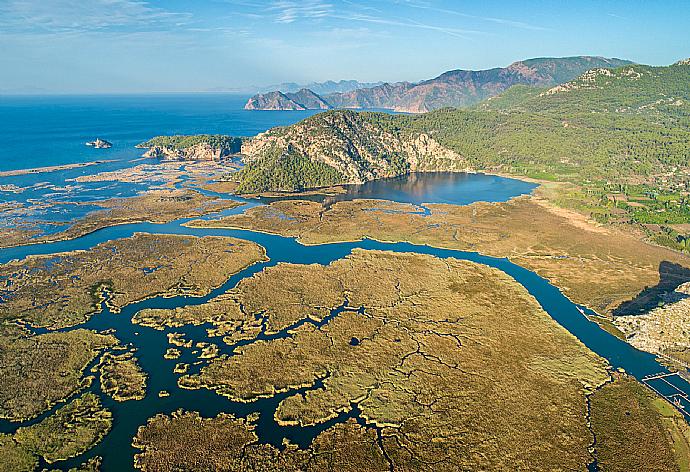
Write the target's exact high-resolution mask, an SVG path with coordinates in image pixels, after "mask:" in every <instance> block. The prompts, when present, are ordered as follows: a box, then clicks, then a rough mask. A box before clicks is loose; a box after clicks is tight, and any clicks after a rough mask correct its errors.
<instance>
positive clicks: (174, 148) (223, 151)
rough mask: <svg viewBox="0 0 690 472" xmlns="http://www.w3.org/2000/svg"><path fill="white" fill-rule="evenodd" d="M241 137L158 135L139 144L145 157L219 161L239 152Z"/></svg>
mask: <svg viewBox="0 0 690 472" xmlns="http://www.w3.org/2000/svg"><path fill="white" fill-rule="evenodd" d="M241 143H242V139H241V138H235V137H232V136H225V135H193V136H157V137H155V138H152V139H150V140H148V141H146V142H143V143H141V144H138V145H137V147H138V148H143V149H147V151H146V152H145V153H144V154H143V155H142V156H143V157H149V158H158V159H165V160H176V161H180V160H193V161H218V160H221V159H223V158H225V157H228V156H231V155H233V154H237V153H238V152H240V149H241Z"/></svg>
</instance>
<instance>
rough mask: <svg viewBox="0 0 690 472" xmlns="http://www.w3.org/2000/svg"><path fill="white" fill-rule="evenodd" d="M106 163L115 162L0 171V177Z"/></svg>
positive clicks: (80, 163) (100, 161)
mask: <svg viewBox="0 0 690 472" xmlns="http://www.w3.org/2000/svg"><path fill="white" fill-rule="evenodd" d="M108 162H115V159H102V160H98V161H90V162H79V163H76V164H62V165H57V166H45V167H34V168H31V169H16V170H5V171H0V177H15V176H18V175H29V174H43V173H46V172H57V171H60V170H71V169H79V168H81V167H90V166H95V165H99V164H106V163H108Z"/></svg>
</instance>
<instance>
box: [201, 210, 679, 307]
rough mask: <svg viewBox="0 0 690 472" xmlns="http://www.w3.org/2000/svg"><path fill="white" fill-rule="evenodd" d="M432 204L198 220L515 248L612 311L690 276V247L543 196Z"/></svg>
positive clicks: (515, 254) (321, 236) (503, 251)
mask: <svg viewBox="0 0 690 472" xmlns="http://www.w3.org/2000/svg"><path fill="white" fill-rule="evenodd" d="M426 207H427V208H429V209H430V211H431V214H430V215H424V214H422V212H420V211H419V208H418V207H415V206H413V205H409V204H400V203H394V202H389V201H382V200H354V201H348V202H338V203H336V204H334V205H332V206H330V207H327V208H326V207H323V206H322V205H321V204H319V203H315V202H309V201H280V202H274V203H272V204H271V205H268V206H262V207H255V208H252V209H250V210H248V211H246V212H245V213H243V214H240V215H235V216H229V217H226V218H222V219H219V220H211V221H203V222H202V221H193V222H191V223H189V225H190V226H206V227H232V228H247V229H254V230H258V231H265V232H271V233H277V234H281V235H285V236H294V237H297V238H299V240H300V241H301V242H303V243H305V244H320V243H325V242H334V241H350V240H359V239H362V238H367V237H368V238H372V239H378V240H383V241H409V242H412V243H417V244H429V245H433V246H438V247H446V248H450V249H460V250H468V251H478V252H481V253H484V254H488V255H492V256H496V257H509V258H510V259H511V260H512V261H513V262H515V263H517V264H519V265H521V266H523V267H526V268H528V269H530V270H533V271H536V272H537V273H539V274H540V275H542V276H544V277H546V278H548V279H549V280H550V281H551V282H552V283H554V284H555V285H557V286H558V287H560V288H561V289H562V290H563V291H564V292H565V293H566V294H567V295H568V296H569V297H570V298H571V299H572V300H574V301H576V302H578V303H581V304H584V305H587V306H589V307H591V308H593V309H595V310H597V311H598V312H600V313H604V314H606V313H610V312H612V311H613V310H614V309H616V308H618V307H619V306H620V305H621V304H622V303H623V302H625V301H628V300H631V299H633V298H634V297H635V296H637V295H638V294H639V293H640V292H641V291H643V290H644V289H645V288H647V287H653V286H656V285H657V284H659V282H660V281H661V280H662V279H663V283H664V284H666V285H668V288H670V289H672V288H673V287H675V286H676V285H678V284H679V283H681V282H683V281H685V280H684V278H683V273H684V272H685V270H686V269H687V268H688V267H690V259H688V257H687V256H684V255H681V254H679V253H677V252H675V251H672V250H670V249H665V248H661V247H658V246H654V245H651V244H647V243H645V242H643V241H641V240H640V239H639V238H637V237H635V236H634V235H631V234H629V233H628V232H623V231H619V230H616V229H615V228H611V227H603V226H599V225H596V224H594V223H592V222H590V221H587V220H586V219H585V218H584V217H583V216H582V215H580V214H578V213H575V212H571V211H568V210H564V209H561V208H556V207H554V206H552V205H550V204H549V203H548V202H547V201H546V200H544V199H543V198H540V197H539V196H536V197H521V198H517V199H513V200H511V201H509V202H505V203H481V202H480V203H475V204H472V205H468V206H455V205H438V204H433V205H426ZM674 284H675V285H674ZM649 303H652V304H655V303H656V301H655V299H654V297H650V300H646V301H645V303H644V304H643V306H647V305H648V304H649ZM629 308H630V309H631V310H638V309H639V308H640V306H630V307H629ZM635 312H637V311H635Z"/></svg>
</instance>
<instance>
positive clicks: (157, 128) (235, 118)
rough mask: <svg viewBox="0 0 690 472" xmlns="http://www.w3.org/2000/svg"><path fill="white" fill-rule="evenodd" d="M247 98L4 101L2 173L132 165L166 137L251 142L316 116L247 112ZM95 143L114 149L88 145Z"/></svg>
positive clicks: (0, 105) (0, 99)
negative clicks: (143, 147) (150, 142)
mask: <svg viewBox="0 0 690 472" xmlns="http://www.w3.org/2000/svg"><path fill="white" fill-rule="evenodd" d="M247 98H248V97H246V96H243V95H235V94H210V93H207V94H157V95H113V96H103V95H97V96H64V97H63V96H51V97H44V96H40V97H38V96H37V97H33V96H32V97H8V96H0V171H6V170H14V169H26V168H33V167H44V166H52V165H60V164H72V163H77V162H88V161H94V160H98V159H117V160H131V159H132V158H135V157H138V156H139V154H140V153H141V151H140V150H137V149H134V145H136V144H138V143H140V142H142V141H145V140H147V139H149V138H150V137H152V136H156V135H161V134H196V133H213V134H216V133H217V134H229V135H234V136H251V135H254V134H257V133H259V132H261V131H265V130H267V129H269V128H271V127H273V126H282V125H289V124H292V123H295V122H297V121H299V120H301V119H303V118H306V117H308V116H310V115H313V114H314V113H315V112H316V111H247V110H243V109H242V107H243V106H244V103H245V102H246V101H247ZM96 137H100V138H103V139H106V140H108V141H110V142H112V143H113V147H112V148H111V149H92V148H89V147H87V146H85V145H84V143H85V142H86V141H90V140H92V139H94V138H96Z"/></svg>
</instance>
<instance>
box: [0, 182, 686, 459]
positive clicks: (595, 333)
mask: <svg viewBox="0 0 690 472" xmlns="http://www.w3.org/2000/svg"><path fill="white" fill-rule="evenodd" d="M477 178H480V177H477ZM481 178H489V176H482V177H481ZM491 178H492V179H500V178H498V177H495V178H494V177H491ZM505 180H509V179H505ZM468 182H470V183H472V182H474V181H472V179H471V178H470V179H469V181H468ZM495 182H498V183H499V184H501V183H502V181H499V180H496V181H495ZM513 182H514V181H513ZM437 183H438V182H437ZM465 183H467V182H465ZM474 183H476V182H474ZM403 184H404V182H403ZM438 184H439V185H441V189H445V190H443V192H446V191H449V192H450V191H452V190H453V188H445V187H443V185H446V184H448V181H447V180H446V181H445V184H443V182H441V183H438ZM521 184H524V183H521ZM377 185H381V184H377ZM396 185H397V187H396ZM525 185H527V186H526V187H520V188H519V190H517V191H515V188H513V189H512V190H511V191H510V192H503V193H501V192H498V194H501V196H500V198H498V200H507V199H508V198H510V197H512V196H514V195H515V194H522V193H528V192H530V191H531V190H532V187H529V184H525ZM393 186H394V188H395V189H396V192H401V193H398V194H397V195H395V196H394V197H393V198H391V199H393V200H397V201H407V202H410V203H419V201H418V200H419V199H422V198H423V201H424V202H433V203H435V202H441V203H454V202H455V201H453V199H446V198H443V196H441V197H439V195H440V194H438V193H437V194H436V197H435V198H434V197H432V198H429V193H428V192H426V193H425V194H424V195H420V196H415V195H412V194H411V193H410V192H409V191H408V192H406V191H405V190H404V188H403V187H404V185H402V186H401V183H400V182H397V183H393ZM432 187H433V185H432ZM460 187H463V185H460ZM465 188H466V187H465ZM436 189H437V191H439V192H440V191H441V190H439V187H436ZM369 190H371V188H369ZM456 190H457V187H456ZM443 192H442V193H443ZM405 195H407V197H406V196H405ZM443 195H445V193H443ZM449 195H450V194H449ZM464 195H465V196H467V195H470V197H467V198H464V199H463V200H462V202H461V204H466V203H470V202H471V201H477V200H487V199H490V198H487V195H485V194H483V193H482V192H481V191H478V192H476V193H469V194H468V193H466V192H465V193H464ZM357 196H359V197H362V196H366V197H369V198H370V197H372V196H374V197H375V196H379V197H381V198H382V196H381V195H379V194H378V193H377V192H370V193H367V192H364V193H359V194H358V193H354V194H353V195H352V196H351V198H354V197H357ZM260 204H261V203H259V202H256V201H245V205H243V206H241V207H238V208H234V209H231V210H227V211H224V212H220V213H217V214H214V215H209V216H207V217H206V218H217V217H219V216H223V215H229V214H234V213H238V212H242V211H245V210H246V209H247V208H249V207H251V206H255V205H260ZM187 221H189V220H188V219H180V220H177V221H174V222H171V223H168V224H151V223H137V224H126V225H120V226H114V227H109V228H105V229H101V230H98V231H96V232H94V233H91V234H88V235H86V236H83V237H80V238H77V239H73V240H69V241H60V242H54V243H46V244H41V245H29V246H22V247H16V248H10V249H5V250H2V251H0V262H7V261H8V260H11V259H18V258H24V257H26V256H28V255H32V254H51V253H56V252H63V251H72V250H77V249H82V250H84V249H89V248H91V247H93V246H95V245H97V244H99V243H102V242H106V241H110V240H113V239H119V238H125V237H129V236H132V235H133V234H134V233H136V232H146V233H153V234H183V235H192V236H206V235H216V236H232V237H236V238H241V239H246V240H250V241H254V242H256V243H258V244H260V245H261V246H263V247H264V248H265V249H266V252H267V256H268V257H269V261H267V262H261V263H257V264H254V265H252V266H250V267H248V268H246V269H244V270H242V271H241V272H239V273H237V274H235V275H234V276H232V277H231V278H230V279H229V280H227V281H226V282H225V283H224V284H223V285H222V286H221V287H218V288H217V289H215V290H213V291H212V292H211V293H209V294H208V295H206V296H203V297H187V296H178V297H174V298H164V297H155V298H150V299H147V300H144V301H141V302H137V303H133V304H130V305H128V306H126V307H125V308H123V309H122V311H121V312H120V313H117V314H113V313H111V312H110V311H109V310H108V309H107V308H106V307H104V308H103V310H102V311H101V312H100V313H98V314H96V315H94V316H93V317H92V318H91V319H90V320H89V321H88V322H87V323H85V324H83V325H80V326H78V327H75V328H81V327H84V328H89V329H94V330H99V331H101V330H106V329H111V330H113V331H114V334H115V336H117V338H118V339H120V341H121V342H122V343H124V344H128V345H130V346H131V347H133V348H135V349H136V356H137V357H138V359H139V363H140V365H141V367H142V368H143V369H144V370H145V371H146V372H147V373H148V383H147V395H146V397H145V398H144V399H143V400H139V401H127V402H116V401H113V400H112V399H110V398H109V397H108V396H106V395H103V394H101V391H100V385H99V384H98V381H97V380H96V381H94V382H93V384H92V385H91V386H90V387H89V390H91V391H93V392H95V393H97V394H98V395H99V396H100V397H101V400H102V401H103V403H104V405H105V406H106V407H107V408H108V409H109V410H111V411H112V412H113V417H114V422H113V427H112V429H111V431H110V432H109V434H108V435H107V436H106V437H105V438H104V439H103V440H102V441H101V442H100V443H99V444H98V445H97V446H95V447H94V448H92V449H90V450H89V451H87V452H86V453H84V454H82V455H80V456H78V457H75V458H72V459H69V460H67V461H62V462H58V463H56V464H51V467H57V468H59V469H68V468H70V467H74V466H76V465H78V464H80V463H82V462H83V461H85V460H86V459H88V458H90V457H94V456H101V457H102V458H103V464H102V468H103V470H105V471H124V470H132V468H133V455H134V454H135V453H136V451H135V449H134V448H133V447H132V445H131V441H132V437H133V436H134V435H135V434H136V430H137V428H138V427H139V426H140V425H142V424H144V423H146V421H147V419H148V418H150V417H152V416H154V415H155V414H157V413H170V412H173V411H175V410H178V409H180V408H182V409H185V410H192V411H198V412H200V414H201V415H202V416H206V417H208V416H215V415H217V414H218V413H220V412H230V413H233V414H235V415H237V416H246V415H248V414H250V413H253V412H258V413H259V414H260V416H259V420H258V424H257V429H256V433H257V435H258V436H259V440H260V441H261V442H265V443H270V444H273V445H275V446H277V447H281V444H282V441H283V439H284V438H288V439H289V440H290V441H292V442H294V443H296V444H298V445H300V446H308V445H309V443H310V442H311V441H312V439H313V438H314V437H315V436H316V435H318V434H319V433H320V432H321V431H323V430H324V429H326V428H328V427H330V426H331V425H333V424H335V423H338V422H342V421H345V420H346V419H347V418H350V417H354V418H357V419H358V421H360V422H361V423H363V421H364V420H362V419H361V418H360V417H359V410H358V409H357V408H356V407H354V408H353V409H352V410H351V411H349V412H347V413H342V414H341V415H340V416H338V417H337V418H334V419H332V420H330V421H328V422H327V423H324V424H320V425H317V426H311V427H298V426H279V425H278V424H277V423H276V422H275V421H274V419H273V415H274V412H275V410H276V407H277V405H278V403H280V401H281V400H282V399H284V398H285V397H287V396H289V395H293V394H294V393H295V392H303V391H306V390H309V389H315V388H319V387H320V386H321V383H320V382H317V383H316V384H315V385H313V386H311V387H307V388H302V389H299V390H293V391H289V392H285V393H282V394H278V395H276V396H274V397H272V398H267V399H259V400H256V401H254V402H251V403H236V402H232V401H230V400H228V399H226V398H224V397H222V396H219V395H217V394H215V393H214V392H212V391H209V390H206V389H200V390H185V389H181V388H179V387H178V386H177V378H178V375H176V374H174V373H173V368H174V366H175V364H176V363H177V362H185V363H190V364H192V363H193V362H195V361H197V358H196V356H194V355H193V354H192V353H191V350H190V349H187V350H183V355H182V357H181V358H180V359H175V360H172V359H165V358H164V357H163V355H164V353H165V351H166V349H167V348H168V347H169V344H168V340H167V333H168V332H173V331H174V332H180V333H184V334H185V337H186V338H187V339H193V340H194V341H195V342H199V341H205V342H214V343H218V341H217V340H215V341H214V340H213V339H210V338H208V336H207V333H206V328H207V326H185V327H182V328H170V329H166V330H164V331H157V330H154V329H150V328H146V327H143V326H140V325H134V324H132V323H131V318H132V316H133V315H134V314H135V313H136V312H137V311H139V310H142V309H144V308H175V307H183V306H189V305H198V304H202V303H205V302H207V301H208V300H209V299H211V298H213V297H216V296H218V295H219V294H221V293H223V292H225V291H227V290H229V289H231V288H232V287H234V286H235V285H236V284H237V283H238V282H239V281H240V280H242V279H243V278H246V277H250V276H251V275H253V274H255V273H257V272H259V271H261V270H262V269H264V268H266V267H268V266H272V265H275V264H278V263H280V262H290V263H297V264H313V263H318V264H328V263H330V262H332V261H335V260H337V259H340V258H343V257H345V256H347V255H348V254H350V253H351V252H352V250H353V249H355V248H361V249H371V250H386V251H395V252H414V253H421V254H429V255H433V256H436V257H440V258H456V259H461V260H468V261H473V262H477V263H480V264H485V265H487V266H491V267H495V268H497V269H500V270H501V271H503V272H505V273H506V274H508V275H510V276H511V277H513V278H514V279H515V280H517V281H518V282H519V283H520V284H522V285H523V286H524V287H525V288H526V289H527V290H528V291H529V293H530V294H532V295H533V296H534V297H535V298H536V300H537V301H538V302H539V304H540V305H541V306H542V307H543V308H544V310H545V311H546V312H547V313H549V315H550V316H551V317H552V318H553V319H554V320H556V321H557V322H558V323H559V324H561V325H562V326H563V327H565V328H566V329H567V330H568V331H570V332H571V333H572V334H573V335H575V336H576V337H577V338H578V339H580V340H581V341H582V342H583V343H584V344H585V345H586V346H587V347H589V348H590V349H591V350H593V351H594V352H596V353H598V354H599V355H601V356H602V357H604V358H606V359H607V360H608V361H609V362H610V364H611V366H612V367H613V368H622V369H625V371H626V372H628V373H630V374H632V375H633V376H635V377H636V378H638V379H640V380H642V379H644V378H645V377H647V376H651V375H654V374H659V373H666V372H668V371H667V369H666V368H665V367H663V366H662V365H660V364H659V363H658V362H657V361H656V359H655V357H654V356H653V355H651V354H648V353H645V352H641V351H638V350H637V349H635V348H633V347H632V346H631V345H629V344H627V343H625V342H624V341H621V340H620V339H618V338H616V337H614V336H613V335H611V334H609V333H607V332H606V331H604V330H603V329H601V328H600V327H599V326H598V325H597V324H596V323H594V322H592V321H590V320H588V319H587V318H586V317H585V316H583V313H582V312H581V308H580V307H578V306H577V305H575V304H574V303H573V302H571V301H570V300H569V299H568V298H567V297H566V296H564V295H563V294H562V293H561V291H560V290H559V289H558V288H556V287H554V286H553V285H551V284H550V283H549V282H548V281H547V280H545V279H544V278H542V277H540V276H538V275H537V274H535V273H534V272H531V271H529V270H527V269H525V268H523V267H520V266H518V265H516V264H514V263H512V262H510V261H509V260H508V259H504V258H495V257H489V256H485V255H482V254H479V253H475V252H464V251H457V250H449V249H440V248H435V247H430V246H423V245H414V244H410V243H404V242H398V243H384V242H378V241H373V240H368V239H365V240H362V241H358V242H346V243H333V244H321V245H314V246H306V245H303V244H300V243H299V242H297V241H296V240H295V239H294V238H286V237H281V236H277V235H272V234H265V233H260V232H253V231H246V230H231V229H215V228H203V229H198V228H188V227H185V226H183V224H184V223H186V222H187ZM355 309H358V307H349V306H347V302H346V301H344V303H343V305H342V306H340V307H337V308H334V309H333V311H332V312H331V315H329V317H327V318H326V319H325V320H323V321H321V322H314V321H307V320H302V321H300V322H298V323H301V324H304V323H314V324H322V323H327V322H328V321H329V320H330V319H331V318H332V317H335V316H338V314H339V313H340V312H342V311H343V310H355ZM294 327H295V326H292V327H290V328H287V329H285V330H282V331H281V332H279V333H276V334H270V335H268V334H266V333H262V334H260V335H259V336H258V337H257V338H256V339H274V338H279V337H287V336H290V334H289V332H288V331H289V329H291V328H294ZM75 328H68V329H75ZM254 341H255V340H249V341H243V342H242V344H247V343H251V342H254ZM219 344H220V345H219V347H220V349H221V354H229V355H232V352H233V350H234V349H235V348H236V346H226V345H223V343H219ZM198 368H199V366H198V365H192V369H193V370H192V371H195V370H197V369H198ZM650 385H651V384H650ZM652 386H653V387H654V388H655V389H657V392H658V393H660V394H662V395H665V396H671V395H673V394H674V393H677V392H674V388H675V389H678V390H679V391H682V392H684V393H685V394H690V384H688V383H687V382H685V381H684V380H683V379H682V378H680V377H679V376H677V375H675V376H670V377H667V380H665V381H664V382H659V383H658V384H654V385H652ZM163 390H165V391H167V392H169V393H170V396H168V397H163V398H160V397H159V396H158V393H159V392H161V391H163ZM681 401H683V402H685V401H686V400H684V399H681ZM58 407H59V405H58V406H56V407H55V408H53V410H51V411H49V412H46V413H44V414H43V415H41V416H40V417H38V418H35V419H33V420H31V421H27V422H23V423H11V422H7V421H0V432H12V431H14V430H16V429H17V428H18V427H19V426H23V425H27V424H33V423H35V422H37V421H40V420H41V419H43V418H44V417H46V416H47V415H49V414H50V413H52V411H54V410H55V409H56V408H58ZM686 409H688V410H690V404H687V405H686ZM42 465H46V464H42Z"/></svg>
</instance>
